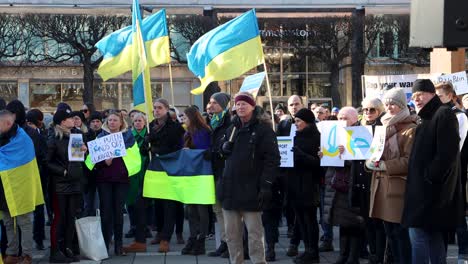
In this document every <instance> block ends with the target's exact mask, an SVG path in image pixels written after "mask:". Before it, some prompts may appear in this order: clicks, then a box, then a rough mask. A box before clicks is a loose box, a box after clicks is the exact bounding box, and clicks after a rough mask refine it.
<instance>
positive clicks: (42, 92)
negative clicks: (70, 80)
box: [29, 83, 63, 112]
mask: <svg viewBox="0 0 468 264" xmlns="http://www.w3.org/2000/svg"><path fill="white" fill-rule="evenodd" d="M62 94H63V91H62V84H60V83H31V84H30V86H29V102H30V105H31V108H40V109H42V110H43V111H50V112H52V111H54V110H55V108H56V106H57V104H58V103H60V102H61V101H62Z"/></svg>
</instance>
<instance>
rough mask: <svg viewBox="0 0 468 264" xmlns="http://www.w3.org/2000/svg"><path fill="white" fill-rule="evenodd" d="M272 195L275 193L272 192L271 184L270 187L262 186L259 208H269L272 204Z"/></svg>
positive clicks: (259, 195)
mask: <svg viewBox="0 0 468 264" xmlns="http://www.w3.org/2000/svg"><path fill="white" fill-rule="evenodd" d="M272 196H273V193H272V192H271V186H270V188H265V187H262V188H261V189H260V192H259V193H258V206H259V208H260V209H263V208H268V206H269V205H270V202H271V198H272Z"/></svg>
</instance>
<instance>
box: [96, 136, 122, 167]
mask: <svg viewBox="0 0 468 264" xmlns="http://www.w3.org/2000/svg"><path fill="white" fill-rule="evenodd" d="M88 150H89V155H90V156H91V162H92V163H93V164H96V163H98V162H100V161H103V160H106V159H110V158H118V157H125V156H126V155H127V150H126V149H125V142H124V139H123V136H122V132H119V133H114V134H110V135H107V136H105V137H101V138H97V139H96V140H93V141H89V142H88Z"/></svg>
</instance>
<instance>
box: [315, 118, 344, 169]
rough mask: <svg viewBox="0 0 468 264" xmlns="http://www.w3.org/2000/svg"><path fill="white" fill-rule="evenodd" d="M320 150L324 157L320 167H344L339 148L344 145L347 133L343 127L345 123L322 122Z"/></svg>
mask: <svg viewBox="0 0 468 264" xmlns="http://www.w3.org/2000/svg"><path fill="white" fill-rule="evenodd" d="M320 123H321V124H320V126H321V129H322V131H321V133H320V149H321V151H322V154H323V157H322V159H321V160H320V166H322V167H324V166H331V167H343V166H344V160H343V159H341V157H340V151H339V149H338V146H340V145H344V144H345V140H344V139H346V134H345V133H346V132H345V131H344V129H343V127H344V126H345V125H346V122H345V121H322V122H320Z"/></svg>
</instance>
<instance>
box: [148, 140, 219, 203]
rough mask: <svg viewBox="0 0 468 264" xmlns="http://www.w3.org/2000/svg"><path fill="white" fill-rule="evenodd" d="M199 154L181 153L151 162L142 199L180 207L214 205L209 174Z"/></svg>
mask: <svg viewBox="0 0 468 264" xmlns="http://www.w3.org/2000/svg"><path fill="white" fill-rule="evenodd" d="M203 152H204V150H197V149H182V150H179V151H176V152H173V153H170V154H167V155H162V156H157V157H155V158H153V159H152V160H151V162H150V164H149V166H148V169H147V171H146V174H145V180H144V185H143V196H144V197H148V198H159V199H166V200H174V201H179V202H182V203H184V204H214V203H215V183H214V177H213V171H212V168H211V162H210V161H206V160H205V159H203Z"/></svg>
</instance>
